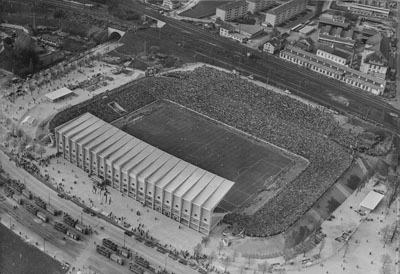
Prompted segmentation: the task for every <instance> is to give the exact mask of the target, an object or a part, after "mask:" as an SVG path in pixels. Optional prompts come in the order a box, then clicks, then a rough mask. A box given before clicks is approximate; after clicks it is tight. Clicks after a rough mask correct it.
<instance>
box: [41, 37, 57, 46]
mask: <svg viewBox="0 0 400 274" xmlns="http://www.w3.org/2000/svg"><path fill="white" fill-rule="evenodd" d="M39 40H40V41H42V42H43V43H45V44H48V45H51V46H53V47H59V46H60V44H61V39H60V38H58V37H57V36H52V35H48V34H43V35H42V36H41V37H39Z"/></svg>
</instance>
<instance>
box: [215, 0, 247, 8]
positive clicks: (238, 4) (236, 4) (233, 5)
mask: <svg viewBox="0 0 400 274" xmlns="http://www.w3.org/2000/svg"><path fill="white" fill-rule="evenodd" d="M247 5H249V3H247V2H246V1H244V0H240V1H236V2H230V3H226V4H224V5H222V6H219V7H217V9H220V10H231V9H235V8H237V7H241V6H247Z"/></svg>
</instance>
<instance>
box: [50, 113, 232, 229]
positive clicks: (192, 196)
mask: <svg viewBox="0 0 400 274" xmlns="http://www.w3.org/2000/svg"><path fill="white" fill-rule="evenodd" d="M55 132H56V143H57V150H58V151H59V152H63V154H64V158H65V159H67V160H69V161H70V162H71V163H75V164H77V165H78V166H79V167H80V168H84V169H85V171H87V172H89V173H91V174H95V175H97V176H98V177H100V178H102V179H105V180H108V181H110V182H112V186H113V187H114V188H116V189H118V190H119V191H121V192H123V193H126V194H128V196H130V197H132V198H134V199H136V200H137V201H139V202H141V203H142V204H144V205H147V206H149V207H151V208H153V209H155V210H157V211H159V212H162V213H163V214H164V215H166V216H168V217H171V218H173V219H174V220H176V221H179V222H181V223H182V224H184V225H187V226H189V227H190V228H192V229H195V230H196V231H199V232H201V233H204V234H208V233H209V232H210V231H211V230H212V229H213V227H215V226H216V225H217V224H218V222H219V221H220V220H221V219H222V218H223V216H224V215H225V214H223V213H214V209H215V208H216V207H217V206H218V204H219V202H220V201H221V200H222V198H223V197H224V196H225V195H226V194H227V193H228V192H229V190H230V189H231V188H232V186H233V184H234V183H233V182H232V181H229V180H226V179H224V178H222V177H220V176H217V175H215V174H213V173H210V172H208V171H206V170H203V169H201V168H198V167H196V166H194V165H192V164H190V163H187V162H185V161H183V160H180V159H178V158H176V157H174V156H172V155H170V154H168V153H166V152H163V151H161V150H160V149H157V148H156V147H154V146H151V145H149V144H147V143H145V142H143V141H141V140H139V139H137V138H135V137H133V136H131V135H129V134H126V133H123V132H122V131H121V130H119V129H117V128H115V127H114V126H111V125H110V124H107V123H105V122H104V121H102V120H101V119H99V118H97V117H95V116H94V115H92V114H90V113H85V114H83V115H81V116H79V117H78V118H76V119H74V120H71V121H69V122H67V123H65V124H63V125H61V126H59V127H57V128H56V130H55ZM225 213H226V212H225Z"/></svg>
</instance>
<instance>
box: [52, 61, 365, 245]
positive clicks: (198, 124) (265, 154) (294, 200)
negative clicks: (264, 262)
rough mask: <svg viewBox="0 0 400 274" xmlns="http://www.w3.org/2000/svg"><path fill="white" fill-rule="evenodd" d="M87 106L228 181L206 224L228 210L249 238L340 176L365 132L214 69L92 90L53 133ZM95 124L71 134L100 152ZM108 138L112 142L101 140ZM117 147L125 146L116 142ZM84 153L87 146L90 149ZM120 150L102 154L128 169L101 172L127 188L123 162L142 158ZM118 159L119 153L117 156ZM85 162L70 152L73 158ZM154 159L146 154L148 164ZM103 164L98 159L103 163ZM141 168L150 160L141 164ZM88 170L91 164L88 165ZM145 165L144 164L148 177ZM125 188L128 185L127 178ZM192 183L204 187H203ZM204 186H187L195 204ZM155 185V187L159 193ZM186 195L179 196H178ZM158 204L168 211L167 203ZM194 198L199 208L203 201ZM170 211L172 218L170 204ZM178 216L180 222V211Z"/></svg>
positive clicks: (298, 209)
mask: <svg viewBox="0 0 400 274" xmlns="http://www.w3.org/2000/svg"><path fill="white" fill-rule="evenodd" d="M87 112H89V113H90V114H92V115H94V116H95V117H97V118H99V119H100V120H102V121H97V124H96V126H97V125H98V124H99V123H100V124H101V123H105V125H104V126H106V127H110V131H111V129H112V131H115V130H117V129H118V130H119V133H118V134H119V135H128V137H126V138H133V136H134V138H136V139H139V140H140V141H143V142H144V143H145V144H147V145H149V146H151V147H153V148H154V149H158V150H160V151H159V152H158V153H159V154H160V155H165V157H167V155H170V156H171V157H175V158H176V160H179V161H180V162H182V163H183V162H185V163H187V164H188V165H189V164H190V165H191V166H193V168H197V169H199V170H201V171H202V172H208V173H210V176H218V177H220V178H221V180H222V179H223V180H226V181H229V182H231V183H232V186H231V187H230V189H229V190H226V192H223V193H224V194H223V195H221V196H219V198H218V199H216V200H215V201H216V202H215V203H213V207H209V208H208V209H209V212H210V213H211V211H212V213H211V217H210V218H211V219H213V216H214V221H210V220H211V219H210V218H206V219H207V221H208V222H209V230H208V231H211V230H212V227H214V226H215V225H216V224H217V223H218V222H219V220H221V219H222V218H223V221H224V222H226V223H229V224H232V226H233V229H234V232H235V233H236V232H237V233H238V232H240V231H244V233H245V234H246V235H249V236H258V237H266V236H271V235H275V234H278V233H281V232H284V231H286V230H287V229H288V228H289V227H290V226H291V225H293V224H294V223H295V222H296V221H297V220H299V219H300V218H301V217H302V216H303V215H304V213H305V212H307V211H308V210H309V209H310V207H311V206H313V205H314V204H315V203H316V202H317V201H318V199H319V198H320V197H321V196H322V195H323V194H324V193H325V192H326V191H327V190H328V189H329V188H330V187H331V186H332V185H333V184H334V183H335V182H336V181H337V180H338V178H340V177H341V176H342V174H343V172H344V171H345V170H346V169H347V168H348V167H349V166H350V165H351V163H352V161H353V159H352V156H351V151H352V149H354V144H357V143H359V142H358V139H359V137H358V136H357V135H355V134H354V133H353V132H350V131H348V130H346V129H344V128H342V127H341V126H340V125H339V123H338V121H337V120H335V118H334V116H333V114H332V113H331V112H325V111H324V109H321V108H315V107H310V106H309V105H307V104H304V103H302V102H300V101H298V100H296V99H293V98H291V97H289V96H284V95H280V94H277V93H275V92H272V91H269V90H267V89H265V88H263V87H260V86H257V85H255V84H253V83H251V82H249V81H248V80H246V79H242V78H241V77H237V76H235V75H233V74H229V73H226V72H222V71H219V70H216V69H212V68H208V67H200V68H197V69H195V70H194V71H183V72H170V73H168V74H167V75H164V76H162V77H146V78H143V79H141V80H137V81H134V82H130V83H128V84H125V85H124V86H121V87H119V88H117V89H114V90H111V91H108V92H106V93H104V94H101V95H99V96H95V97H93V98H92V99H89V100H88V101H85V102H83V103H81V104H78V105H74V106H72V107H70V108H68V109H66V110H63V111H61V112H59V113H58V114H57V115H55V116H54V117H53V118H52V119H51V121H49V130H50V132H55V131H56V132H57V130H62V127H68V123H72V122H73V121H77V119H79V117H83V115H84V114H85V113H87ZM92 118H93V117H92ZM96 126H94V125H93V127H92V128H91V129H90V130H89V131H84V129H80V130H82V133H81V134H79V133H78V132H75V131H72V129H70V130H71V133H70V134H69V135H70V136H72V137H74V136H75V137H74V138H75V139H82V140H83V142H84V143H85V144H86V143H88V144H89V145H90V149H92V148H94V151H95V152H96V153H97V150H96V148H97V146H98V144H97V142H98V141H96V140H93V141H90V138H92V137H91V136H93V135H95V134H98V133H99V132H100V131H101V130H100V129H98V130H94V131H93V132H92V130H93V128H94V127H96ZM102 130H104V129H102ZM68 131H69V130H68ZM107 131H108V130H107ZM108 134H111V133H108ZM115 134H117V132H116V133H115ZM56 135H57V134H56ZM85 135H87V136H86V137H84V136H85ZM119 135H116V136H119ZM102 136H106V133H104V134H102ZM57 138H59V137H57ZM75 139H74V142H75ZM79 142H82V141H81V140H79V141H78V147H79ZM99 142H100V143H102V142H101V141H99ZM106 143H107V144H108V143H109V142H108V141H105V142H104V144H103V145H107V144H106ZM99 147H100V146H99ZM113 147H114V148H118V146H117V145H115V146H113ZM110 148H111V146H110ZM81 149H82V148H81ZM158 150H157V151H158ZM75 153H76V152H75ZM87 153H89V150H86V152H85V157H86V155H87ZM90 153H92V152H90ZM106 153H109V151H108V150H107V151H106ZM155 153H156V152H155ZM164 153H166V154H164ZM120 154H124V152H119V153H118V152H116V154H113V155H112V157H113V158H112V159H113V162H111V161H110V159H108V158H107V157H106V159H105V163H106V164H107V163H108V165H110V167H111V164H112V165H113V169H115V170H118V172H120V171H121V173H118V172H116V173H115V174H117V175H118V176H119V178H117V177H115V178H109V179H107V177H104V178H105V179H107V180H108V181H109V184H110V185H112V186H114V187H116V188H119V189H120V190H121V191H124V190H123V188H122V187H121V185H123V183H120V182H118V181H117V180H121V176H123V174H124V170H127V168H131V167H133V166H132V165H134V164H135V163H134V162H135V161H136V160H135V159H133V158H132V159H131V158H129V157H133V156H134V155H131V156H124V155H120ZM99 155H100V156H101V153H100V154H99ZM154 155H155V154H151V155H150V156H151V157H153V156H154ZM238 155H239V157H238ZM243 155H249V156H248V157H247V156H243ZM117 157H121V158H119V159H114V158H117ZM140 157H141V156H140ZM154 157H155V156H154ZM155 158H157V157H155ZM155 158H154V159H155ZM175 158H174V159H175ZM89 159H91V158H89ZM93 159H94V158H93ZM138 159H139V158H138ZM146 159H148V158H146ZM149 159H150V158H149ZM151 159H153V158H151ZM78 160H79V159H78V158H75V159H74V157H73V158H72V161H78ZM99 160H100V158H99ZM107 161H108V162H107ZM126 161H128V162H126ZM150 161H151V160H150ZM100 162H101V161H100ZM125 162H126V163H125ZM115 163H118V165H120V164H121V167H117V166H116V165H115ZM147 163H148V161H146V160H144V162H143V164H145V165H147ZM154 163H155V162H154ZM76 164H78V162H76ZM88 164H91V163H88ZM98 164H99V161H98V160H97V159H96V165H97V167H95V168H97V170H98V167H99V166H98ZM138 166H139V167H140V168H142V167H143V165H142V164H140V163H139V164H138ZM82 167H83V162H82ZM86 169H87V171H88V172H90V170H91V168H90V166H88V167H87V168H86ZM149 170H151V167H150V169H149ZM96 172H97V171H96ZM107 172H108V171H107ZM112 172H114V171H112ZM135 172H137V171H136V170H135ZM148 172H149V171H148V170H146V169H145V170H144V174H145V175H146V176H148ZM125 173H126V174H128V173H127V172H126V171H125ZM95 174H99V175H101V174H100V173H95ZM113 174H114V173H113ZM135 174H136V173H134V174H133V177H132V178H133V179H134V180H136V179H137V178H138V180H139V181H140V180H143V178H141V175H140V172H139V174H136V175H135ZM110 176H111V175H110ZM165 177H168V176H165ZM168 178H169V177H168ZM177 178H178V177H177ZM114 180H115V181H114ZM172 182H173V181H172ZM132 183H135V181H131V182H130V184H132ZM175 183H176V184H175ZM175 183H174V184H171V187H172V186H173V187H172V188H168V186H167V185H168V183H165V185H166V186H167V188H168V191H170V190H171V189H172V191H175V190H178V189H179V188H175V186H177V184H179V183H178V181H175ZM156 184H157V183H156ZM163 184H164V183H163ZM204 184H206V183H204ZM135 186H136V183H135ZM151 187H152V186H151ZM210 187H211V186H210ZM126 189H127V190H126V191H127V192H128V193H129V190H130V189H129V185H128V188H126ZM185 189H186V187H185ZM193 189H197V190H196V192H197V191H199V190H203V188H202V187H199V188H193ZM135 190H137V189H135ZM139 190H140V188H139ZM163 191H164V189H163ZM204 191H205V192H204V193H203V194H201V193H202V192H201V191H200V192H199V193H194V192H193V193H192V192H191V191H190V190H189V192H188V193H190V195H188V196H187V197H186V198H187V199H189V200H190V203H191V204H193V203H192V201H196V199H197V197H196V196H197V195H199V196H198V197H199V198H198V199H197V201H196V202H197V203H198V202H199V200H200V201H201V202H203V201H204V202H205V203H207V202H206V200H207V198H206V197H205V196H207V195H209V194H207V195H206V193H209V192H212V189H208V190H207V188H204ZM151 192H152V195H153V193H154V191H151ZM164 192H165V191H164ZM169 193H170V194H171V195H174V194H173V193H171V192H169ZM174 193H175V192H174ZM177 193H179V194H182V192H180V191H179V192H177ZM131 195H133V194H131ZM135 195H137V193H135ZM143 195H144V193H143ZM150 196H151V195H150ZM157 196H158V195H157ZM183 196H184V195H183ZM132 197H133V196H132ZM154 197H155V196H153V199H154ZM161 197H162V196H161V195H160V199H161ZM155 198H158V197H155ZM163 198H164V197H163ZM135 199H138V198H137V196H136V198H135ZM183 199H185V198H183ZM179 200H182V197H177V201H179ZM168 201H169V202H170V203H171V202H173V201H171V200H168ZM155 203H156V202H155V201H154V206H153V204H152V203H150V205H151V207H152V208H154V209H155ZM160 203H161V201H160ZM159 206H160V209H159V210H161V213H162V211H163V207H162V204H161V205H159ZM169 206H170V205H169ZM175 206H176V204H174V205H173V207H175ZM193 206H194V204H193ZM196 206H197V207H199V208H201V205H198V204H197V205H196ZM178 207H180V203H178ZM166 208H167V209H168V205H167V206H166ZM211 209H212V210H211ZM189 210H191V209H188V213H189ZM167 211H168V210H167ZM169 212H170V213H169V214H170V217H171V218H172V209H171V210H169ZM181 213H182V212H181ZM183 213H185V212H183ZM167 214H168V213H167ZM187 217H188V218H187V219H186V221H188V222H189V224H188V226H190V221H191V218H192V217H193V221H194V225H192V227H194V228H195V229H196V230H198V231H200V223H196V222H197V221H200V220H199V219H198V217H200V215H199V214H197V218H195V216H194V215H193V216H189V215H188V216H187ZM179 218H180V219H179V221H180V222H182V214H181V216H179ZM189 218H190V219H189ZM203 221H204V220H203ZM183 222H185V221H183ZM204 231H206V230H204ZM203 233H205V232H203Z"/></svg>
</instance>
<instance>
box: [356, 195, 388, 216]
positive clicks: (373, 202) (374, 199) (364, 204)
mask: <svg viewBox="0 0 400 274" xmlns="http://www.w3.org/2000/svg"><path fill="white" fill-rule="evenodd" d="M384 197H385V195H383V194H381V193H378V192H375V191H373V190H371V191H370V192H369V193H368V194H367V196H365V198H364V199H363V200H362V201H361V203H360V210H362V211H365V212H367V213H369V212H371V211H373V210H374V209H375V208H376V207H377V206H378V205H379V203H380V202H381V201H382V199H383V198H384Z"/></svg>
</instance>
